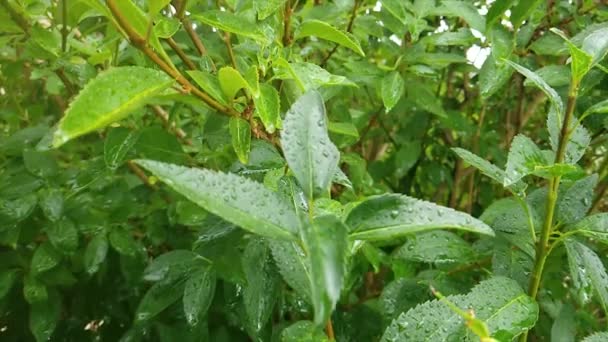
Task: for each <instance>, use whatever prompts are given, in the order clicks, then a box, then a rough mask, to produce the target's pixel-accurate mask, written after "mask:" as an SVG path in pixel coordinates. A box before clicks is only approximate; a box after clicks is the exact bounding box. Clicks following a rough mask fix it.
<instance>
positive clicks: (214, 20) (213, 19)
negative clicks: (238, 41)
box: [193, 10, 268, 44]
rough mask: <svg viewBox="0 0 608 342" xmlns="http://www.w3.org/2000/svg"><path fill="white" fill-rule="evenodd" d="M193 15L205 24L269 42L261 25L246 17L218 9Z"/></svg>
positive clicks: (261, 41) (258, 40) (262, 42)
mask: <svg viewBox="0 0 608 342" xmlns="http://www.w3.org/2000/svg"><path fill="white" fill-rule="evenodd" d="M193 17H194V18H195V19H197V20H200V21H201V22H202V23H203V24H207V25H209V26H213V27H216V28H218V29H220V30H222V31H226V32H230V33H234V34H236V35H239V36H243V37H247V38H251V39H253V40H255V41H257V42H259V43H261V44H267V43H268V38H266V36H264V34H263V33H262V32H261V31H260V28H259V26H258V25H256V24H255V23H252V22H251V21H249V20H248V19H247V18H245V17H242V16H239V15H236V14H233V13H230V12H224V11H218V10H211V11H206V12H204V13H203V14H201V15H194V16H193Z"/></svg>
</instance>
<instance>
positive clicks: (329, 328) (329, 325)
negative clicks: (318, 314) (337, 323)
mask: <svg viewBox="0 0 608 342" xmlns="http://www.w3.org/2000/svg"><path fill="white" fill-rule="evenodd" d="M325 331H326V332H327V337H329V340H330V341H335V340H336V336H335V334H334V326H333V324H332V323H331V318H330V319H328V320H327V325H326V326H325Z"/></svg>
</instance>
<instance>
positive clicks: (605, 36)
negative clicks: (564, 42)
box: [575, 26, 608, 68]
mask: <svg viewBox="0 0 608 342" xmlns="http://www.w3.org/2000/svg"><path fill="white" fill-rule="evenodd" d="M580 36H583V37H584V38H583V42H582V44H581V49H582V50H583V51H585V52H586V53H587V54H589V55H590V56H591V57H592V61H591V67H592V68H593V67H594V66H596V65H597V64H598V63H599V62H601V61H602V60H603V59H604V57H606V54H607V53H608V27H605V26H604V27H602V26H600V27H590V28H589V30H584V31H583V32H581V33H580V34H579V35H577V36H576V37H575V38H580Z"/></svg>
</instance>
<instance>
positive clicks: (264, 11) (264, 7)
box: [253, 0, 287, 20]
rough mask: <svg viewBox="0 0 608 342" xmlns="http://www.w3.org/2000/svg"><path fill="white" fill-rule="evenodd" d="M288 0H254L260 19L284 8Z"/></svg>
mask: <svg viewBox="0 0 608 342" xmlns="http://www.w3.org/2000/svg"><path fill="white" fill-rule="evenodd" d="M286 1H287V0H254V1H253V7H254V8H255V11H256V12H257V13H258V19H259V20H264V19H266V18H268V17H269V16H271V15H273V14H275V13H276V12H277V11H278V10H279V9H281V8H283V5H284V4H285V2H286Z"/></svg>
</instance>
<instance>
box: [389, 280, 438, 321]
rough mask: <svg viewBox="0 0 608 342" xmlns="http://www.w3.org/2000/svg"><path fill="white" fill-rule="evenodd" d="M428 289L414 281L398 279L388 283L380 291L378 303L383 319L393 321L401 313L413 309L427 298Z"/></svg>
mask: <svg viewBox="0 0 608 342" xmlns="http://www.w3.org/2000/svg"><path fill="white" fill-rule="evenodd" d="M429 294H430V292H429V289H428V287H427V286H425V285H423V284H419V283H418V282H417V281H416V280H413V279H405V278H399V279H395V280H394V281H392V282H390V283H388V284H387V285H386V286H385V287H384V289H382V295H380V303H381V305H382V312H383V314H384V315H385V318H388V319H390V320H392V319H395V318H396V317H397V316H399V315H400V314H401V313H402V312H406V311H407V310H409V309H411V308H413V307H415V306H416V305H417V304H419V303H420V302H421V301H422V300H426V299H428V298H429Z"/></svg>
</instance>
